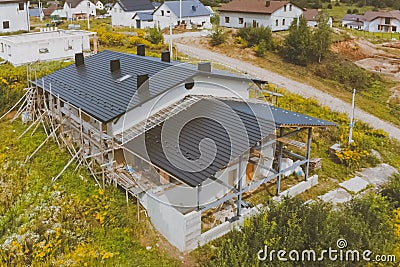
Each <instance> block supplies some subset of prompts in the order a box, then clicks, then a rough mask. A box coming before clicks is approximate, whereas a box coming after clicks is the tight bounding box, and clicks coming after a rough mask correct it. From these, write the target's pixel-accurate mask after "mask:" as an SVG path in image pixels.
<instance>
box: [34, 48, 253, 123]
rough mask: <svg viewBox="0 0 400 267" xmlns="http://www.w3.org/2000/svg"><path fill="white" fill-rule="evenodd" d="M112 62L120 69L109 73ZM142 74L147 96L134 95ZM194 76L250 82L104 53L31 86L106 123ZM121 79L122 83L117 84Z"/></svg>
mask: <svg viewBox="0 0 400 267" xmlns="http://www.w3.org/2000/svg"><path fill="white" fill-rule="evenodd" d="M114 59H119V60H120V63H121V64H120V65H121V70H120V71H117V72H115V73H111V71H110V60H114ZM143 74H148V75H149V78H150V85H149V87H150V94H149V95H148V96H146V97H142V96H141V95H140V94H137V93H136V92H137V90H136V88H137V83H136V78H137V76H138V75H143ZM195 75H205V76H216V77H224V78H227V79H241V80H247V81H250V79H247V78H245V77H241V76H239V75H236V74H233V73H230V72H225V71H218V70H213V71H212V72H211V73H210V72H202V71H198V70H197V66H196V65H191V64H182V63H180V62H176V61H172V62H162V61H161V59H159V58H154V57H143V56H138V55H134V54H126V53H119V52H113V51H107V50H106V51H103V52H101V53H98V54H96V55H92V56H90V57H86V58H85V64H84V65H83V66H78V67H77V66H75V65H70V66H68V67H66V68H64V69H61V70H58V71H55V72H53V73H52V74H49V75H47V76H45V77H43V78H40V79H38V80H37V81H35V82H34V84H36V85H37V86H39V87H42V88H43V89H44V90H46V91H48V92H50V91H51V93H52V94H53V95H55V96H59V97H60V98H61V99H62V100H64V101H65V102H69V103H70V104H72V105H74V106H76V107H77V108H81V109H82V110H83V111H84V112H86V113H88V114H89V115H91V116H93V117H94V118H96V119H97V120H99V121H102V122H109V121H111V120H113V119H115V118H117V117H119V116H120V115H122V114H124V113H125V112H126V111H128V110H130V109H132V108H134V107H136V106H138V105H140V104H142V103H144V102H145V101H147V100H149V99H151V98H153V97H155V96H158V95H160V94H162V93H164V92H166V91H168V90H169V89H170V88H173V87H175V86H177V85H179V84H182V83H184V82H185V81H186V80H188V79H190V78H191V77H193V76H195ZM123 77H125V78H126V77H128V78H126V79H124V78H123ZM121 78H122V79H123V81H121V82H118V80H119V79H121Z"/></svg>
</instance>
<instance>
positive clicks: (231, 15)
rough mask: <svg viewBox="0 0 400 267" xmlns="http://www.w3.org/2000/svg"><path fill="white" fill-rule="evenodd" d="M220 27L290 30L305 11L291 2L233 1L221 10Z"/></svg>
mask: <svg viewBox="0 0 400 267" xmlns="http://www.w3.org/2000/svg"><path fill="white" fill-rule="evenodd" d="M218 11H219V17H220V25H221V26H223V27H229V28H244V27H260V26H264V27H270V28H271V30H272V31H283V30H287V29H289V26H290V24H291V23H292V22H293V20H294V19H295V18H298V17H300V16H301V15H302V14H303V10H302V9H301V8H300V7H298V6H296V5H294V4H292V3H290V2H289V1H259V0H248V1H244V0H233V1H232V2H230V3H227V4H224V5H222V6H221V7H220V8H219V9H218Z"/></svg>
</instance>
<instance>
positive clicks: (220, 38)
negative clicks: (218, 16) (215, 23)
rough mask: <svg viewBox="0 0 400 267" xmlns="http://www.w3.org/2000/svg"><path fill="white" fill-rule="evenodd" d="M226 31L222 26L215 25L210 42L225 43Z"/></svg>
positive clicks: (213, 43)
mask: <svg viewBox="0 0 400 267" xmlns="http://www.w3.org/2000/svg"><path fill="white" fill-rule="evenodd" d="M226 35H227V34H226V32H225V30H224V29H223V28H222V27H215V28H214V29H213V31H212V33H211V40H210V44H211V45H212V46H217V45H220V44H223V43H224V42H225V40H226Z"/></svg>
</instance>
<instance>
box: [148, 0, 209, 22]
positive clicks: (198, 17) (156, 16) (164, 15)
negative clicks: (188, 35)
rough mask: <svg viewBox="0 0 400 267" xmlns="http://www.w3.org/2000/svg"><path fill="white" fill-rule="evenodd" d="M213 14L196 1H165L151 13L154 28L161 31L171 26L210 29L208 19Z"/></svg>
mask: <svg viewBox="0 0 400 267" xmlns="http://www.w3.org/2000/svg"><path fill="white" fill-rule="evenodd" d="M212 15H213V12H212V11H211V10H210V8H207V7H206V6H204V5H203V4H202V3H201V2H200V1H198V0H186V1H181V2H180V1H165V2H164V3H163V4H162V5H161V6H159V7H158V8H157V9H156V10H155V11H154V13H153V20H154V24H155V26H156V27H159V28H161V29H164V28H167V27H169V26H170V25H171V24H172V25H173V26H177V25H180V24H185V25H193V26H197V27H202V28H211V26H212V25H211V23H210V18H211V16H212Z"/></svg>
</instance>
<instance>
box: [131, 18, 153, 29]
mask: <svg viewBox="0 0 400 267" xmlns="http://www.w3.org/2000/svg"><path fill="white" fill-rule="evenodd" d="M136 21H137V19H135V20H134V25H135V27H136V25H137V24H136ZM154 26H155V22H154V21H143V20H142V21H140V29H147V28H154Z"/></svg>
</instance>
